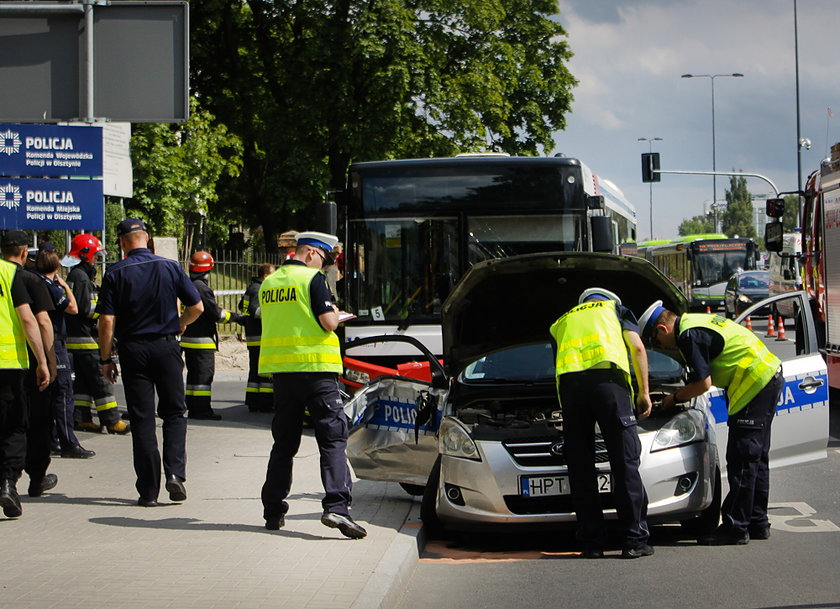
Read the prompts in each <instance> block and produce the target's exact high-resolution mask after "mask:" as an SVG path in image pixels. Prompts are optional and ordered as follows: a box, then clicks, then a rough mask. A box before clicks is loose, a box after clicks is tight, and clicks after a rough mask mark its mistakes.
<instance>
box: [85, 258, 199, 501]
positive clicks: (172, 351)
mask: <svg viewBox="0 0 840 609" xmlns="http://www.w3.org/2000/svg"><path fill="white" fill-rule="evenodd" d="M178 299H180V300H181V302H182V303H183V304H185V305H187V306H193V305H195V304H197V303H198V302H199V301H200V297H199V295H198V292H197V291H196V289H195V287H194V286H193V285H192V282H191V281H190V280H189V278H188V277H187V274H186V273H185V272H184V271H183V269H182V268H181V267H180V266H179V265H178V264H177V263H176V262H174V261H172V260H168V259H166V258H162V257H160V256H156V255H155V254H152V253H151V251H149V249H147V248H136V249H133V250H131V251H130V252H128V255H127V257H126V258H125V259H124V260H121V261H120V262H117V263H116V264H114V265H113V266H112V267H111V268H109V269H108V272H107V273H106V274H105V277H104V278H103V281H102V289H101V291H100V293H99V302H98V304H97V307H96V311H97V313H99V314H100V316H101V315H114V316H115V317H116V328H115V336H116V338H117V344H118V347H119V357H120V367H121V368H122V377H123V384H124V386H125V399H126V405H127V407H128V416H129V420H130V421H131V429H132V444H133V447H134V470H135V472H136V473H137V483H136V487H137V491H138V492H139V493H140V500H141V501H147V502H149V501H156V500H157V497H158V494H159V492H160V474H161V459H160V453H159V452H158V446H157V437H156V435H155V391H157V395H158V406H157V414H158V416H160V418H161V419H163V471H164V473H165V475H166V476H167V477H169V476H171V475H175V476H178V477H179V478H180V479H181V480H186V477H187V476H186V437H187V420H186V418H185V417H184V412H185V411H186V405H185V403H184V378H183V367H184V363H183V360H182V359H181V348H180V345H179V344H178V339H177V335H178V333H179V332H180V325H179V314H178V304H177V300H178Z"/></svg>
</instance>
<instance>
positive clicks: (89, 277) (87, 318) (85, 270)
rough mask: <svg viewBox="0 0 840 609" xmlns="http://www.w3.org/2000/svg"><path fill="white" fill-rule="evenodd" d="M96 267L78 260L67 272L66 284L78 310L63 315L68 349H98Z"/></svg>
mask: <svg viewBox="0 0 840 609" xmlns="http://www.w3.org/2000/svg"><path fill="white" fill-rule="evenodd" d="M95 277H96V268H95V267H94V266H93V265H92V264H90V263H89V262H80V263H79V264H77V265H76V266H74V267H73V268H72V269H70V272H69V273H68V274H67V285H69V286H70V289H71V290H73V296H75V297H76V305H77V306H78V307H79V312H78V313H77V314H76V315H67V316H66V317H65V321H66V326H67V349H68V350H69V351H97V352H98V350H99V344H98V342H97V341H98V339H99V335H98V333H97V329H96V319H97V317H98V315H97V313H96V301H97V298H98V296H99V288H98V287H97V286H96V285H95V284H94V283H93V280H94V278H95Z"/></svg>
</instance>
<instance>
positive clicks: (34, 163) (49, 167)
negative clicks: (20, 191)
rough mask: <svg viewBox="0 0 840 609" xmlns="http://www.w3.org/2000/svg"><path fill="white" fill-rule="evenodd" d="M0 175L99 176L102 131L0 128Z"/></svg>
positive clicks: (73, 128)
mask: <svg viewBox="0 0 840 609" xmlns="http://www.w3.org/2000/svg"><path fill="white" fill-rule="evenodd" d="M0 175H3V176H21V177H24V176H25V177H41V176H43V177H61V176H85V177H101V176H102V127H70V126H64V125H10V124H0Z"/></svg>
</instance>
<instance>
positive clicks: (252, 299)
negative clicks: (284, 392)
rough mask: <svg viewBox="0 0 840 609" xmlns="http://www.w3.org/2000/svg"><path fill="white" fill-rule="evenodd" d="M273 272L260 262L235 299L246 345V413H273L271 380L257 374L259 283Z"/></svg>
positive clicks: (259, 333) (259, 322)
mask: <svg viewBox="0 0 840 609" xmlns="http://www.w3.org/2000/svg"><path fill="white" fill-rule="evenodd" d="M274 271H275V268H274V265H273V264H270V263H268V262H264V263H262V264H261V265H260V266H259V267H258V268H257V276H256V277H252V278H251V283H250V284H249V285H248V287H247V289H246V290H245V294H244V295H243V296H242V299H241V300H240V301H239V310H240V311H241V312H242V314H243V315H245V344H246V345H247V346H248V386H247V387H246V389H245V405H246V406H247V407H248V410H249V411H250V412H274V382H273V381H272V380H271V377H270V376H262V375H260V373H259V364H260V336H261V335H262V320H261V319H260V286H261V285H262V282H263V279H265V278H266V277H268V276H269V275H271V274H272V273H273V272H274Z"/></svg>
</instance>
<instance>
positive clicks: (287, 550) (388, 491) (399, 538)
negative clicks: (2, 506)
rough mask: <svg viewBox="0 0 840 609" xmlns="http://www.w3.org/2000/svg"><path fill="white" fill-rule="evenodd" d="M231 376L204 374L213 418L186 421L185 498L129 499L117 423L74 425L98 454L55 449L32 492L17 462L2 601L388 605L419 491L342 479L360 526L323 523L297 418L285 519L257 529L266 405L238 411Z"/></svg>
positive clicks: (1, 544) (358, 608) (406, 571)
mask: <svg viewBox="0 0 840 609" xmlns="http://www.w3.org/2000/svg"><path fill="white" fill-rule="evenodd" d="M231 378H233V377H231V376H230V375H228V376H226V377H223V380H222V381H221V382H217V383H216V384H215V385H214V407H215V408H217V410H218V411H219V412H220V413H221V414H223V415H224V420H222V421H220V422H205V421H196V422H192V421H191V422H190V425H189V431H188V435H187V458H188V462H187V472H188V480H187V492H188V499H187V501H186V502H184V503H183V504H174V503H168V497H167V494H166V491H165V490H163V489H162V492H161V500H162V501H163V502H164V503H165V505H163V506H161V507H157V508H142V507H138V506H137V505H136V501H137V493H136V491H135V489H134V472H133V468H132V464H131V439H130V438H129V437H122V436H114V435H107V434H87V433H83V434H81V435H80V439H81V441H82V444H83V445H84V446H85V447H86V448H89V449H92V450H95V451H96V453H97V454H96V457H94V458H93V459H89V460H73V459H60V458H58V459H54V460H53V462H52V465H51V467H50V471H51V472H54V473H56V474H58V477H59V484H58V486H57V487H56V488H55V489H54V490H53V491H51V492H49V493H47V494H45V495H44V496H43V497H41V498H37V499H30V498H29V497H28V496H26V494H25V493H26V488H27V486H28V483H29V479H28V477H27V476H26V475H25V474H24V476H23V478H22V479H21V480H20V481H19V483H18V487H19V490H21V491H22V495H23V516H22V517H21V518H19V519H5V518H2V516H0V549H2V551H1V552H0V599H2V601H0V606H3V607H14V608H15V609H29V608H32V609H35V608H37V609H44V608H47V607H61V608H62V609H71V608H74V607H80V608H81V607H84V608H85V609H91V608H137V609H141V608H143V609H156V608H163V607H173V608H189V607H197V608H198V607H200V608H203V609H210V608H213V607H219V608H224V609H231V608H236V607H242V608H262V607H272V608H295V609H297V608H305V609H320V608H323V609H339V608H343V607H352V608H354V609H368V608H376V607H390V606H394V605H395V603H396V601H397V600H398V598H399V595H400V593H401V586H402V584H403V583H404V582H405V581H406V580H407V578H408V577H409V576H410V573H411V570H412V569H413V566H414V564H415V562H416V559H417V554H418V549H417V547H418V546H417V543H418V533H419V520H418V515H419V503H418V502H417V501H416V500H413V499H412V498H410V497H409V496H408V495H406V494H405V493H404V492H403V491H402V490H401V489H400V488H399V487H398V486H397V485H394V484H385V483H376V482H367V481H354V487H353V500H354V501H353V517H354V518H355V519H356V520H358V521H359V522H361V523H362V524H363V525H364V526H365V527H366V528H367V530H368V537H367V538H366V539H364V540H359V541H354V540H349V539H345V538H344V537H342V536H341V534H340V533H339V532H338V530H336V529H329V528H327V527H325V526H324V525H322V524H321V523H320V515H321V504H320V501H321V496H322V492H323V491H322V487H321V481H320V476H319V469H318V460H319V457H318V449H317V445H316V443H315V439H314V437H313V435H312V432H311V431H306V432H305V435H304V439H303V442H302V445H301V449H300V452H299V454H298V456H297V459H296V460H295V480H294V483H293V488H292V493H293V494H292V496H291V497H290V499H289V503H290V505H291V509H290V511H289V514H288V515H287V517H286V526H285V528H283V529H280V530H279V531H266V530H265V529H264V528H263V520H262V506H261V504H260V500H259V493H260V488H261V486H262V482H263V480H264V476H265V467H266V464H267V462H268V453H269V450H270V448H271V432H270V429H269V426H270V416H271V415H268V414H253V413H248V412H247V411H246V409H245V407H244V406H242V405H241V398H240V399H238V400H237V399H236V398H235V397H233V396H234V395H235V394H237V393H238V392H240V391H241V390H242V389H241V388H242V383H241V382H238V381H237V382H231V380H230V379H231ZM216 396H221V397H222V400H221V401H219V400H216V399H215V398H216ZM225 398H227V399H226V400H225ZM121 403H122V402H121ZM158 433H159V434H160V427H158Z"/></svg>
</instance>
